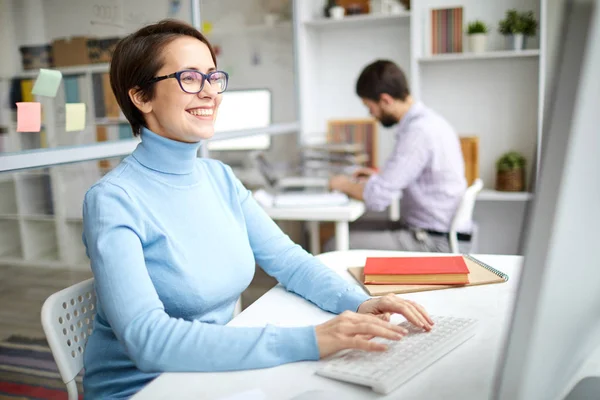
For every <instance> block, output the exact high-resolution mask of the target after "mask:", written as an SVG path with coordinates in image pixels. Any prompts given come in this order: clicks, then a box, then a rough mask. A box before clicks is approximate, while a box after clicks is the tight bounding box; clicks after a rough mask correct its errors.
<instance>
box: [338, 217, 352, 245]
mask: <svg viewBox="0 0 600 400" xmlns="http://www.w3.org/2000/svg"><path fill="white" fill-rule="evenodd" d="M335 249H336V250H337V251H345V250H350V228H349V226H348V222H347V221H343V222H336V223H335Z"/></svg>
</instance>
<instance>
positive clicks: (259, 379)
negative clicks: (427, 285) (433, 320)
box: [135, 250, 522, 400]
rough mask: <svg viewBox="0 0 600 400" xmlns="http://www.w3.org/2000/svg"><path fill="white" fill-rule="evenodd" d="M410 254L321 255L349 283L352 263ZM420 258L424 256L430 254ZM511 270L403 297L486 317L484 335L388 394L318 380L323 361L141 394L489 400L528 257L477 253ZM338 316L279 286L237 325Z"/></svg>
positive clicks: (155, 387) (170, 376)
mask: <svg viewBox="0 0 600 400" xmlns="http://www.w3.org/2000/svg"><path fill="white" fill-rule="evenodd" d="M408 254H410V253H401V252H387V251H367V250H350V251H345V252H332V253H325V254H322V255H320V256H319V258H320V259H321V260H322V261H323V262H324V263H325V264H326V265H328V266H329V267H331V268H333V269H334V270H335V271H336V272H338V273H339V274H340V275H341V276H343V277H344V278H345V279H347V280H349V281H353V278H352V277H351V276H350V274H349V273H348V272H347V271H346V268H347V267H348V266H355V265H360V263H361V262H364V260H365V258H366V257H367V256H368V255H371V256H372V255H408ZM415 255H424V254H423V253H420V254H415ZM477 257H478V258H480V259H481V260H482V261H484V262H486V263H488V264H490V265H491V266H493V267H495V268H497V269H499V270H501V271H503V272H505V273H507V274H508V275H509V278H510V279H509V281H508V282H506V283H502V284H496V285H483V286H471V287H465V288H457V289H448V290H438V291H431V292H420V293H411V294H406V295H403V297H405V298H409V299H412V300H415V301H417V302H419V303H421V304H422V305H423V306H424V307H425V308H426V309H427V310H428V312H429V313H430V314H432V315H435V314H439V315H451V316H464V317H472V318H476V319H478V320H479V328H478V333H477V334H476V335H475V336H474V337H473V338H471V339H470V340H468V341H467V342H465V343H464V344H463V345H461V346H460V347H458V348H457V349H455V350H454V351H452V352H451V353H449V354H448V355H447V356H445V357H444V358H442V359H440V360H438V361H437V362H436V363H435V364H433V365H432V366H430V367H429V368H427V369H425V370H424V371H422V372H421V373H420V374H418V375H417V376H415V377H414V378H413V379H411V380H410V381H408V382H407V383H405V384H404V385H403V386H401V387H400V388H399V389H397V390H396V391H394V392H392V393H390V394H389V395H388V396H385V397H384V396H381V395H378V394H376V393H375V392H373V391H371V390H370V389H368V388H365V387H361V386H355V385H351V384H348V383H344V382H339V381H335V380H331V379H327V378H323V377H320V376H317V375H315V373H314V371H315V369H316V367H317V364H318V362H299V363H293V364H286V365H282V366H278V367H275V368H268V369H260V370H250V371H236V372H226V373H165V374H163V375H161V376H160V377H159V378H157V379H156V380H155V381H153V382H152V383H150V384H149V385H148V386H147V387H146V388H144V389H143V390H142V391H140V392H139V393H138V394H137V395H136V396H135V399H136V400H143V399H173V398H177V399H220V398H224V397H227V396H230V395H233V394H236V393H240V392H244V391H247V390H252V389H255V388H259V389H260V390H262V391H263V392H264V393H265V395H266V397H265V398H266V399H273V400H276V399H277V400H279V399H290V398H292V397H293V396H296V395H298V394H300V393H302V392H305V391H307V390H311V389H320V390H325V391H327V394H328V395H330V397H331V398H340V399H342V398H343V399H400V398H401V399H403V400H406V399H438V398H444V399H485V398H488V397H489V394H490V392H491V389H492V385H493V381H494V372H495V368H496V365H497V362H498V357H499V354H500V351H501V350H502V344H503V343H502V338H503V336H504V334H505V332H506V330H507V328H508V323H509V319H508V318H509V316H510V312H511V310H512V300H513V298H514V294H515V292H516V289H517V283H518V278H519V273H520V266H521V263H522V257H519V256H492V255H481V256H477ZM333 316H334V315H332V314H330V313H327V312H325V311H322V310H321V309H319V308H318V307H316V306H314V305H313V304H311V303H309V302H307V301H305V300H304V299H302V298H300V297H299V296H297V295H295V294H292V293H290V292H287V291H286V290H285V289H284V288H283V287H282V286H281V285H277V286H276V287H274V288H273V289H271V290H270V291H269V292H268V293H266V294H265V295H264V296H262V297H261V298H260V299H258V300H257V301H256V302H255V303H253V304H252V305H251V306H250V307H248V308H247V309H246V310H244V311H243V312H242V313H241V314H240V315H238V316H237V317H236V318H235V319H234V320H232V321H231V322H230V324H229V325H231V326H264V325H265V324H267V323H269V324H276V325H281V326H300V325H308V324H310V325H315V324H319V323H322V322H324V321H326V320H328V319H329V318H332V317H333Z"/></svg>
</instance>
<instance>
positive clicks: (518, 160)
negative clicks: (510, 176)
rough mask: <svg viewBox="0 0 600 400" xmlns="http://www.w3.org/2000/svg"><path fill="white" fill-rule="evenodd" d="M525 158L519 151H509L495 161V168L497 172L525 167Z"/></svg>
mask: <svg viewBox="0 0 600 400" xmlns="http://www.w3.org/2000/svg"><path fill="white" fill-rule="evenodd" d="M525 164H526V160H525V157H523V156H522V155H521V154H520V153H517V152H516V151H509V152H508V153H505V154H503V155H502V156H501V157H500V158H499V159H498V161H496V168H497V169H498V171H499V172H505V171H512V170H515V169H519V168H521V169H522V168H525Z"/></svg>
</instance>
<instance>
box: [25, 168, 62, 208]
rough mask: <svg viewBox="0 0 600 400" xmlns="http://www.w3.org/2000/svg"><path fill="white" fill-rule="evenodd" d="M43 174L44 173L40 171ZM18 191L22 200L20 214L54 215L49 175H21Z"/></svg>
mask: <svg viewBox="0 0 600 400" xmlns="http://www.w3.org/2000/svg"><path fill="white" fill-rule="evenodd" d="M40 172H42V171H40ZM17 190H18V192H19V196H17V198H19V199H21V200H20V201H21V202H22V204H21V210H20V212H21V213H23V214H26V215H53V214H54V204H53V202H52V185H51V182H50V176H49V175H32V174H25V175H20V176H19V180H18V181H17Z"/></svg>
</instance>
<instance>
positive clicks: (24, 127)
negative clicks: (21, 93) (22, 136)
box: [17, 102, 42, 132]
mask: <svg viewBox="0 0 600 400" xmlns="http://www.w3.org/2000/svg"><path fill="white" fill-rule="evenodd" d="M41 127H42V105H41V104H40V103H21V102H19V103H17V132H39V131H40V128H41Z"/></svg>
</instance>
